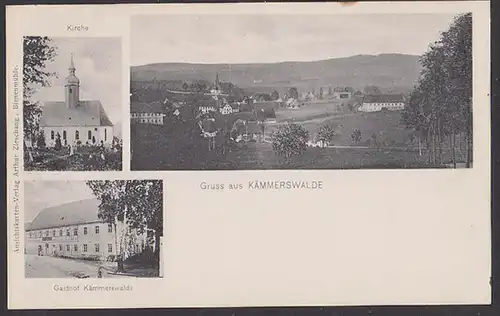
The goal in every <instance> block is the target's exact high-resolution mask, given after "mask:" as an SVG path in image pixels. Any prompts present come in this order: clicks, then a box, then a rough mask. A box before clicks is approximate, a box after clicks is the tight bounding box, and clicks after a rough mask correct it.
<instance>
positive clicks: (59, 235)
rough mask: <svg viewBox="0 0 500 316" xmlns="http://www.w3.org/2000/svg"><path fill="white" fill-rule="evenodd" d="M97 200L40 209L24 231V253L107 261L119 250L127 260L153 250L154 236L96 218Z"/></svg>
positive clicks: (124, 225)
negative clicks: (118, 248)
mask: <svg viewBox="0 0 500 316" xmlns="http://www.w3.org/2000/svg"><path fill="white" fill-rule="evenodd" d="M99 204H100V202H99V200H97V199H95V198H92V199H86V200H81V201H76V202H71V203H66V204H62V205H58V206H53V207H49V208H46V209H44V210H42V211H41V212H40V213H39V214H38V215H37V216H36V217H35V219H34V220H33V221H32V222H31V223H30V224H29V225H28V226H27V228H26V229H25V230H26V231H25V241H26V242H25V247H26V249H25V252H26V253H27V254H34V255H39V256H55V257H66V258H76V259H85V258H88V259H94V260H111V259H112V258H116V256H117V254H119V253H120V251H119V250H118V251H117V249H116V248H117V245H118V247H120V246H121V247H123V248H121V249H124V251H123V253H124V255H125V258H124V259H126V258H127V257H129V256H131V255H134V254H138V253H140V252H142V251H144V250H145V249H146V248H148V247H149V248H150V249H151V250H154V249H153V247H154V242H153V241H151V238H153V239H154V236H152V234H150V237H149V238H148V234H147V233H146V232H144V233H139V231H138V230H137V229H132V228H130V227H128V225H126V224H125V223H123V222H119V221H118V222H117V225H116V232H115V226H114V225H112V224H108V223H106V222H104V221H103V220H102V219H100V218H99V217H98V212H99V211H98V208H99Z"/></svg>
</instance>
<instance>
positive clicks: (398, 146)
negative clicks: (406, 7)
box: [128, 12, 473, 170]
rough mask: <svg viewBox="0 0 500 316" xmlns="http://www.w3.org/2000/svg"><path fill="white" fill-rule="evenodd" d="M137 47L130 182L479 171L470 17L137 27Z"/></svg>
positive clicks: (202, 20)
mask: <svg viewBox="0 0 500 316" xmlns="http://www.w3.org/2000/svg"><path fill="white" fill-rule="evenodd" d="M171 25H176V27H175V28H172V27H171ZM394 25H397V26H398V27H397V28H395V27H394ZM179 29H180V30H182V32H179V31H178V30H179ZM415 29H418V30H419V32H418V33H415V32H414V30H415ZM130 34H131V35H130V36H131V38H130V43H131V46H130V54H131V55H130V57H131V67H130V112H131V115H130V122H128V124H130V138H131V139H130V148H131V161H130V166H131V169H132V170H264V169H410V168H471V167H472V164H473V161H472V158H473V143H472V139H473V135H472V132H473V127H472V108H473V106H472V14H471V13H463V12H457V13H453V12H451V13H439V14H409V13H404V14H403V13H394V14H370V15H354V14H353V15H348V16H347V15H333V14H326V13H325V14H318V15H315V16H314V19H311V17H310V15H307V14H300V13H297V14H293V15H279V14H266V15H259V14H246V15H217V14H199V15H197V14H186V15H175V16H173V15H172V16H170V15H169V16H167V15H161V14H156V15H155V14H153V15H134V16H132V17H131V33H130Z"/></svg>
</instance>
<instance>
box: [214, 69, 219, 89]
mask: <svg viewBox="0 0 500 316" xmlns="http://www.w3.org/2000/svg"><path fill="white" fill-rule="evenodd" d="M215 90H220V82H219V73H217V74H216V75H215Z"/></svg>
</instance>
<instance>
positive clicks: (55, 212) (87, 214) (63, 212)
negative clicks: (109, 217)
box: [26, 198, 101, 231]
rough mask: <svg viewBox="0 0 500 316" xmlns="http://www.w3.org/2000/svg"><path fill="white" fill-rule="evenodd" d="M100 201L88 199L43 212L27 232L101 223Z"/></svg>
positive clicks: (50, 208) (49, 208)
mask: <svg viewBox="0 0 500 316" xmlns="http://www.w3.org/2000/svg"><path fill="white" fill-rule="evenodd" d="M99 204H100V201H99V200H98V199H95V198H92V199H86V200H81V201H76V202H71V203H66V204H61V205H57V206H53V207H48V208H46V209H44V210H42V211H41V212H40V213H39V214H38V215H37V217H35V219H34V220H33V221H32V222H31V225H29V227H28V228H27V229H26V231H32V230H38V229H46V228H55V227H62V226H70V225H81V224H86V223H95V222H100V221H101V220H100V219H99V217H98V216H97V215H98V213H99Z"/></svg>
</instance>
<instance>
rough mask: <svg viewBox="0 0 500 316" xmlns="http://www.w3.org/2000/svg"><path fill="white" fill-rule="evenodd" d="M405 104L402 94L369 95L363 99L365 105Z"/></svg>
mask: <svg viewBox="0 0 500 316" xmlns="http://www.w3.org/2000/svg"><path fill="white" fill-rule="evenodd" d="M395 102H404V97H403V95H402V94H368V95H365V97H364V98H363V103H395Z"/></svg>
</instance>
